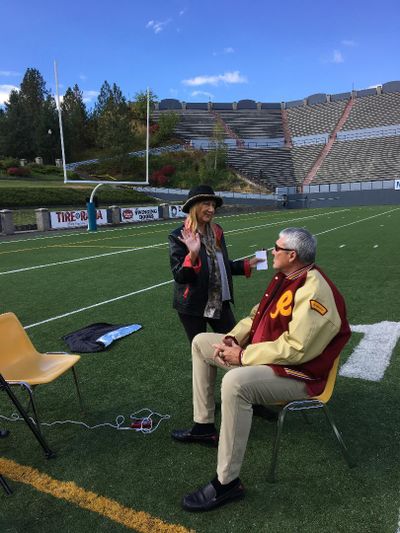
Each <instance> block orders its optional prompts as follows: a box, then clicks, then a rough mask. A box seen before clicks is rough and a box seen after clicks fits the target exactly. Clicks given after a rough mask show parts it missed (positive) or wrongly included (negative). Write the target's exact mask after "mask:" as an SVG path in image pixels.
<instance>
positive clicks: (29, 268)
mask: <svg viewBox="0 0 400 533" xmlns="http://www.w3.org/2000/svg"><path fill="white" fill-rule="evenodd" d="M343 211H350V209H344V210H340V211H330V212H328V213H320V214H316V215H309V216H305V217H298V218H292V219H287V220H278V221H276V222H268V223H266V224H260V225H257V226H249V227H247V228H239V229H232V230H227V231H225V232H224V233H225V235H227V234H230V233H244V232H246V231H252V230H255V229H260V228H266V227H268V226H276V225H277V224H283V223H285V224H286V223H288V222H296V221H298V220H304V219H309V218H316V217H321V216H326V215H332V214H335V213H338V212H343ZM375 216H378V215H375ZM167 244H168V243H159V244H151V245H149V246H142V247H138V248H132V249H131V250H121V251H117V252H109V253H104V254H98V255H91V256H88V257H81V258H77V259H66V260H65V261H57V262H55V263H46V264H41V265H34V266H31V267H25V268H17V269H14V270H5V271H4V272H0V276H6V275H7V274H17V273H18V272H27V271H29V270H36V269H38V268H48V267H52V266H57V265H66V264H69V263H77V262H79V261H88V260H89V259H97V258H98V257H106V256H108V255H117V254H124V253H127V252H135V251H137V250H145V249H147V248H153V247H156V246H167ZM64 246H66V247H67V246H68V244H65V245H64ZM51 247H54V246H51ZM56 247H59V245H56ZM27 250H29V249H27ZM0 253H10V252H0ZM11 253H12V252H11Z"/></svg>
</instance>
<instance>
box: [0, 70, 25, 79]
mask: <svg viewBox="0 0 400 533" xmlns="http://www.w3.org/2000/svg"><path fill="white" fill-rule="evenodd" d="M0 76H3V77H5V78H10V77H11V76H21V74H20V73H19V72H15V71H14V70H0Z"/></svg>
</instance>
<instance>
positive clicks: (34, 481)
mask: <svg viewBox="0 0 400 533" xmlns="http://www.w3.org/2000/svg"><path fill="white" fill-rule="evenodd" d="M0 471H1V472H2V473H3V474H4V475H5V476H7V477H8V478H10V479H12V480H13V481H17V482H19V483H25V484H26V485H31V486H32V487H33V488H34V489H36V490H38V491H40V492H44V493H46V494H50V495H51V496H53V497H54V498H58V499H60V500H65V501H67V502H69V503H73V504H75V505H77V506H78V507H81V508H82V509H87V510H88V511H91V512H92V513H97V514H99V515H102V516H105V517H106V518H108V519H109V520H112V521H113V522H117V523H118V524H122V525H123V526H125V527H127V528H129V529H133V530H135V531H138V532H139V533H195V532H194V530H193V529H187V528H186V527H184V526H181V525H180V524H168V523H167V522H163V521H162V520H160V519H159V518H155V517H154V516H151V515H150V514H149V513H146V512H144V511H135V510H134V509H131V508H129V507H125V506H124V505H122V504H120V503H118V502H117V501H115V500H112V499H110V498H106V497H105V496H100V495H98V494H96V493H95V492H92V491H90V490H85V489H82V488H81V487H79V486H78V485H76V484H75V483H74V482H73V481H59V480H57V479H54V478H52V477H50V476H48V475H47V474H44V473H42V472H40V471H39V470H37V469H36V468H32V467H30V466H24V465H20V464H18V463H16V462H15V461H12V460H10V459H5V458H0Z"/></svg>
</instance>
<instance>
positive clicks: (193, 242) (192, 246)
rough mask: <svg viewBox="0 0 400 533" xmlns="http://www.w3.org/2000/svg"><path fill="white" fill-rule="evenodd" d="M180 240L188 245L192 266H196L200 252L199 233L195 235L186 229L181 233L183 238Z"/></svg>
mask: <svg viewBox="0 0 400 533" xmlns="http://www.w3.org/2000/svg"><path fill="white" fill-rule="evenodd" d="M179 240H180V241H181V242H183V244H185V245H186V248H187V249H188V250H189V252H190V259H191V261H192V264H195V262H196V260H197V257H198V255H199V252H200V235H199V234H198V233H193V231H191V230H189V229H186V228H184V229H183V230H182V231H181V237H179Z"/></svg>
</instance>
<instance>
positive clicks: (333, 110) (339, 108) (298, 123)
mask: <svg viewBox="0 0 400 533" xmlns="http://www.w3.org/2000/svg"><path fill="white" fill-rule="evenodd" d="M346 104H347V100H339V101H337V102H326V103H324V104H316V105H311V106H310V105H304V106H298V107H292V108H290V109H288V110H287V116H288V123H289V128H290V132H291V135H292V137H303V136H306V135H316V134H318V133H329V132H331V131H332V130H333V129H334V127H335V126H336V124H337V122H338V121H339V119H340V117H341V116H342V113H343V111H344V108H345V107H346Z"/></svg>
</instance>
